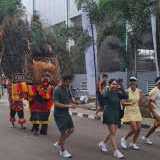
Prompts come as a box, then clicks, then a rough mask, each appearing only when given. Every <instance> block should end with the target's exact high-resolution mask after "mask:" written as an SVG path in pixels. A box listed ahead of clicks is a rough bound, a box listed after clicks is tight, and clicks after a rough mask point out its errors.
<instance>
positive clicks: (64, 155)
mask: <svg viewBox="0 0 160 160" xmlns="http://www.w3.org/2000/svg"><path fill="white" fill-rule="evenodd" d="M59 154H60V156H61V157H63V158H72V155H71V154H70V153H69V152H68V151H67V150H64V151H59Z"/></svg>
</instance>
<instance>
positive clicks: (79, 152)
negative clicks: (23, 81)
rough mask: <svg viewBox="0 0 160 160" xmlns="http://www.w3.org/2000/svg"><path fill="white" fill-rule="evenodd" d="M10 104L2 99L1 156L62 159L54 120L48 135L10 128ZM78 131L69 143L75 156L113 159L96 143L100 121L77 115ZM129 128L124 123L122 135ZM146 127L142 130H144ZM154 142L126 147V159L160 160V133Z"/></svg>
mask: <svg viewBox="0 0 160 160" xmlns="http://www.w3.org/2000/svg"><path fill="white" fill-rule="evenodd" d="M8 118H9V117H8V106H7V104H6V102H5V101H3V102H0V160H62V159H60V158H59V156H58V154H57V152H56V151H55V150H54V148H53V146H52V143H53V142H54V141H55V140H56V138H57V136H58V132H57V129H56V126H55V124H54V123H53V124H51V125H50V128H49V135H48V136H47V137H45V136H38V137H35V136H33V135H32V134H31V132H30V130H29V129H30V125H29V124H28V128H27V130H25V131H23V130H21V129H19V128H14V129H13V128H11V127H10V125H9V123H8ZM74 121H75V126H76V131H75V134H74V135H73V136H72V138H71V139H69V141H68V144H67V147H68V149H69V150H71V149H72V150H71V151H72V153H73V156H74V157H73V159H72V160H107V159H108V160H114V158H113V157H112V152H111V151H110V152H109V153H108V154H103V153H101V152H100V151H99V150H98V148H97V143H98V142H99V141H100V140H101V138H103V137H104V134H105V133H107V131H105V126H103V125H102V124H101V123H100V122H99V121H96V120H88V119H84V118H78V117H74ZM126 131H127V128H126V127H124V128H122V129H121V130H120V131H119V136H122V135H123V134H124V133H125V132H126ZM144 132H146V130H142V134H143V133H144ZM153 140H154V145H153V146H147V145H143V144H140V145H141V150H140V151H132V150H128V151H124V154H125V155H126V159H127V160H159V159H160V153H159V151H160V136H159V135H158V133H156V134H155V136H154V137H153Z"/></svg>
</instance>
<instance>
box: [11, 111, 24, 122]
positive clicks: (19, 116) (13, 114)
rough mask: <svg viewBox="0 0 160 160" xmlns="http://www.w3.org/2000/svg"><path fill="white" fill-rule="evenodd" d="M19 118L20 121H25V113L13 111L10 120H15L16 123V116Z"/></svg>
mask: <svg viewBox="0 0 160 160" xmlns="http://www.w3.org/2000/svg"><path fill="white" fill-rule="evenodd" d="M16 114H17V116H18V118H19V119H24V111H23V110H20V111H18V112H17V111H15V110H13V109H11V110H10V118H11V119H13V120H14V121H15V116H16Z"/></svg>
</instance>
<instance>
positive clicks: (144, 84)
mask: <svg viewBox="0 0 160 160" xmlns="http://www.w3.org/2000/svg"><path fill="white" fill-rule="evenodd" d="M107 74H108V75H109V79H111V78H116V79H118V78H122V79H123V82H124V87H125V88H127V73H126V72H113V73H107ZM137 78H138V85H139V88H140V89H142V90H143V92H144V93H147V91H148V81H154V80H155V78H156V72H138V73H137ZM82 82H87V77H86V75H85V74H75V76H74V81H73V84H72V85H73V88H79V89H81V83H82Z"/></svg>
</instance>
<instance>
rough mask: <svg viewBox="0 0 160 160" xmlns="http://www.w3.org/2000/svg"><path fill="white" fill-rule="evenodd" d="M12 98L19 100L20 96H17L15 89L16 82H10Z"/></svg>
mask: <svg viewBox="0 0 160 160" xmlns="http://www.w3.org/2000/svg"><path fill="white" fill-rule="evenodd" d="M11 93H12V100H13V101H18V100H20V96H19V92H18V90H17V84H16V83H13V84H12V92H11Z"/></svg>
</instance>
